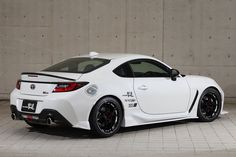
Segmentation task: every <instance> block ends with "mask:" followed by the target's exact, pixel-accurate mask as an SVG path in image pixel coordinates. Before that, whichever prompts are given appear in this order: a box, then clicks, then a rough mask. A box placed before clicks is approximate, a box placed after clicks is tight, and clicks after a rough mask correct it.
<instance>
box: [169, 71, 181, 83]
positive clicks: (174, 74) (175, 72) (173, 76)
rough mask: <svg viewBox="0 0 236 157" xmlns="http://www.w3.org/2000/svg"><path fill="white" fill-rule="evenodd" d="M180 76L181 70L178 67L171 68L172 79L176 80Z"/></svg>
mask: <svg viewBox="0 0 236 157" xmlns="http://www.w3.org/2000/svg"><path fill="white" fill-rule="evenodd" d="M177 76H179V71H178V70H176V69H171V71H170V77H171V80H172V81H176V77H177Z"/></svg>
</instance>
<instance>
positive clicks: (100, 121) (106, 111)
mask: <svg viewBox="0 0 236 157" xmlns="http://www.w3.org/2000/svg"><path fill="white" fill-rule="evenodd" d="M122 119H123V112H122V108H121V104H120V103H119V102H118V101H117V100H116V99H114V98H112V97H105V98H103V99H101V100H99V101H98V102H97V104H96V105H95V106H94V108H93V110H92V113H91V115H90V120H89V121H90V126H91V129H92V131H93V132H94V133H95V134H96V135H98V136H99V137H110V136H112V135H114V134H115V133H116V132H117V131H118V130H119V129H120V126H121V122H122Z"/></svg>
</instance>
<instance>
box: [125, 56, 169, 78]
mask: <svg viewBox="0 0 236 157" xmlns="http://www.w3.org/2000/svg"><path fill="white" fill-rule="evenodd" d="M129 64H130V67H131V69H132V71H133V75H134V77H170V73H169V70H170V69H169V68H168V67H166V66H165V65H163V64H161V63H159V62H157V61H154V60H150V59H139V60H134V61H131V62H130V63H129Z"/></svg>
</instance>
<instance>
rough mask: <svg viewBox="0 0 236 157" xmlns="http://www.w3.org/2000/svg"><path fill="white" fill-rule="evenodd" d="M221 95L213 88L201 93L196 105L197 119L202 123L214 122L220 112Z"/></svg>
mask: <svg viewBox="0 0 236 157" xmlns="http://www.w3.org/2000/svg"><path fill="white" fill-rule="evenodd" d="M221 106H222V104H221V95H220V93H219V92H218V91H217V90H216V89H214V88H207V89H206V90H204V91H203V93H202V95H201V97H200V99H199V103H198V112H197V115H198V118H199V120H200V121H202V122H211V121H213V120H215V119H216V118H217V117H218V116H219V114H220V111H221Z"/></svg>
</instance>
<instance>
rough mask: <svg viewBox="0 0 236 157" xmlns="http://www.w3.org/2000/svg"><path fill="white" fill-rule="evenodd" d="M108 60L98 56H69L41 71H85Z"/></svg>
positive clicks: (97, 66) (89, 70) (102, 64)
mask: <svg viewBox="0 0 236 157" xmlns="http://www.w3.org/2000/svg"><path fill="white" fill-rule="evenodd" d="M109 62H110V61H109V60H106V59H100V58H70V59H68V60H65V61H63V62H60V63H58V64H55V65H53V66H51V67H48V68H47V69H45V70H43V71H50V72H68V73H87V72H91V71H93V70H95V69H97V68H99V67H101V66H104V65H106V64H108V63H109Z"/></svg>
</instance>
